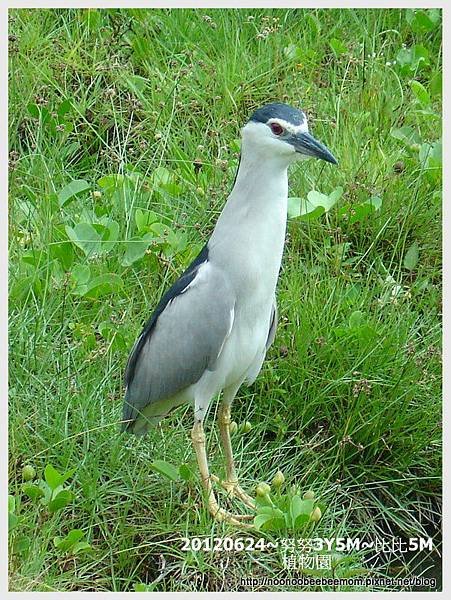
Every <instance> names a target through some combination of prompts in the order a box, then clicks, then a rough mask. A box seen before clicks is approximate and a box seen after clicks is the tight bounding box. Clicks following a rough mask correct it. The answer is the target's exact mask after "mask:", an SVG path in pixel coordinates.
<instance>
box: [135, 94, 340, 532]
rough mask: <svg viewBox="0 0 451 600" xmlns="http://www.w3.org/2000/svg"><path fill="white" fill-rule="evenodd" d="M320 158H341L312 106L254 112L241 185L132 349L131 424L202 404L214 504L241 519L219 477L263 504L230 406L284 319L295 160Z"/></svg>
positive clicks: (144, 425)
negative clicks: (311, 128) (215, 458)
mask: <svg viewBox="0 0 451 600" xmlns="http://www.w3.org/2000/svg"><path fill="white" fill-rule="evenodd" d="M308 157H315V158H320V159H323V160H326V161H328V162H330V163H334V164H336V162H337V161H336V160H335V158H334V157H333V155H332V154H331V153H330V152H329V150H328V149H327V148H326V147H325V146H323V145H322V144H321V143H320V142H318V141H317V140H315V138H314V137H312V136H311V135H310V134H309V132H308V125H307V118H306V116H305V114H304V113H303V112H302V111H300V110H297V109H295V108H292V107H290V106H287V105H285V104H278V103H277V104H268V105H267V106H263V107H262V108H259V109H258V110H256V111H255V112H254V114H253V115H252V116H251V118H250V119H249V121H248V122H247V123H246V125H245V126H244V128H243V130H242V147H241V159H240V164H239V167H238V174H237V176H236V180H235V184H234V187H233V190H232V192H231V193H230V195H229V197H228V199H227V202H226V205H225V206H224V209H223V211H222V213H221V215H220V216H219V219H218V221H217V223H216V227H215V229H214V231H213V234H212V236H211V238H210V240H209V241H208V243H207V244H206V246H204V248H203V250H202V251H201V253H200V254H199V256H198V257H197V258H196V259H195V260H194V261H193V262H192V263H191V265H190V266H189V267H188V268H187V269H186V271H185V272H184V273H183V274H182V275H181V277H180V278H179V279H178V280H177V281H176V282H175V283H174V285H173V286H172V287H171V288H170V289H169V290H168V291H167V292H166V294H164V296H163V297H162V299H161V300H160V303H159V304H158V306H157V307H156V309H155V311H154V312H153V314H152V316H151V317H150V319H149V321H148V322H147V324H146V325H145V327H144V330H143V331H142V333H141V335H140V337H139V338H138V340H137V341H136V343H135V346H134V348H133V350H132V352H131V354H130V358H129V360H128V364H127V369H126V373H125V381H126V386H127V387H126V393H125V402H124V412H123V420H124V422H123V429H124V430H127V431H131V432H133V433H136V434H141V433H145V432H146V431H147V429H148V427H149V426H150V425H154V424H156V423H158V421H159V420H160V419H161V418H162V417H164V416H165V415H167V414H168V413H169V412H170V411H171V410H172V409H173V408H174V407H176V406H179V405H181V404H183V403H186V402H189V403H191V404H192V406H193V408H194V426H193V429H192V432H191V438H192V443H193V446H194V449H195V452H196V456H197V462H198V465H199V470H200V474H201V478H202V484H203V486H204V489H205V492H206V499H207V502H208V508H209V510H210V512H211V513H212V515H213V516H214V517H215V518H216V519H218V520H225V521H228V522H229V523H232V524H234V525H239V526H242V523H241V520H242V519H243V518H246V517H248V515H244V516H241V515H232V514H231V513H229V512H227V511H225V510H224V509H222V508H220V507H219V505H218V502H217V500H216V496H215V493H214V490H213V485H212V482H217V483H219V484H220V485H221V486H222V487H223V488H225V489H226V490H227V491H228V492H229V494H231V495H235V496H237V497H238V498H239V499H241V500H242V501H243V502H244V503H245V504H246V505H248V506H249V507H251V508H255V505H254V502H253V500H252V498H251V497H250V496H249V495H248V494H246V492H245V491H244V490H243V489H242V488H241V487H240V486H239V485H238V478H237V475H236V471H235V466H234V461H233V454H232V445H231V442H230V408H231V404H232V401H233V399H234V397H235V395H236V393H237V391H238V389H239V387H240V386H241V384H242V383H243V382H246V383H248V384H251V383H252V382H253V381H254V380H255V379H256V377H257V375H258V373H259V371H260V369H261V366H262V363H263V360H264V358H265V355H266V351H267V350H268V348H269V346H270V345H271V344H272V342H273V340H274V335H275V331H276V323H277V307H276V299H275V291H276V284H277V278H278V275H279V269H280V263H281V259H282V252H283V246H284V240H285V228H286V221H287V198H288V176H287V171H288V166H289V165H290V164H291V163H293V162H295V161H297V160H299V159H304V158H308ZM222 390H223V391H224V396H223V400H222V403H221V404H220V407H219V411H218V422H219V432H220V437H221V442H222V445H223V449H224V454H225V461H226V479H225V480H224V481H220V480H219V479H218V478H217V477H216V476H214V475H210V473H209V469H208V461H207V453H206V448H205V434H204V429H203V420H204V417H205V414H206V412H207V410H208V407H209V404H210V402H211V400H212V399H213V398H214V397H215V396H216V395H217V394H218V393H219V392H221V391H222Z"/></svg>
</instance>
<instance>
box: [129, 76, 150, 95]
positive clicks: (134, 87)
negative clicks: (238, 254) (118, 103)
mask: <svg viewBox="0 0 451 600" xmlns="http://www.w3.org/2000/svg"><path fill="white" fill-rule="evenodd" d="M125 82H126V84H127V85H128V87H129V88H130V90H131V91H132V92H133V93H134V94H136V95H137V96H138V98H141V99H142V98H143V97H144V95H143V92H144V90H145V88H146V86H147V84H148V80H147V79H145V78H144V77H140V76H139V75H127V76H126V77H125Z"/></svg>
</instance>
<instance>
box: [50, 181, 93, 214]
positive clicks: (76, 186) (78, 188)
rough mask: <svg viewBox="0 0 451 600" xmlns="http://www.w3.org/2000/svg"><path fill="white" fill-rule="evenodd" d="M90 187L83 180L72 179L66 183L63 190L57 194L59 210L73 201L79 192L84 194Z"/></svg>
mask: <svg viewBox="0 0 451 600" xmlns="http://www.w3.org/2000/svg"><path fill="white" fill-rule="evenodd" d="M90 187H91V186H90V185H89V183H88V182H87V181H85V180H84V179H74V181H71V182H70V183H68V184H67V185H66V186H65V187H63V189H62V190H61V191H60V192H59V193H58V202H59V205H60V207H61V208H63V206H66V205H67V204H69V202H72V200H74V198H75V196H77V195H78V194H80V193H81V192H85V191H86V190H88V189H89V188H90Z"/></svg>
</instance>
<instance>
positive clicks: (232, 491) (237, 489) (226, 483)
mask: <svg viewBox="0 0 451 600" xmlns="http://www.w3.org/2000/svg"><path fill="white" fill-rule="evenodd" d="M211 480H212V481H214V482H215V483H217V484H219V485H220V486H221V487H222V488H223V489H224V490H225V491H226V492H227V495H228V496H229V498H235V497H236V498H238V499H239V500H241V502H242V503H243V504H245V505H246V506H248V507H249V508H251V509H252V510H255V509H256V506H255V502H254V499H253V498H251V496H249V494H248V493H247V492H245V491H244V490H243V488H242V487H241V486H240V485H239V483H238V480H237V479H234V480H230V479H219V477H217V476H216V475H211Z"/></svg>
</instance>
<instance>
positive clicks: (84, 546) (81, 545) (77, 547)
mask: <svg viewBox="0 0 451 600" xmlns="http://www.w3.org/2000/svg"><path fill="white" fill-rule="evenodd" d="M84 550H92V546H91V544H88V542H77V543H76V544H74V545H73V547H72V548H71V554H74V555H75V554H80V552H83V551H84Z"/></svg>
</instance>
